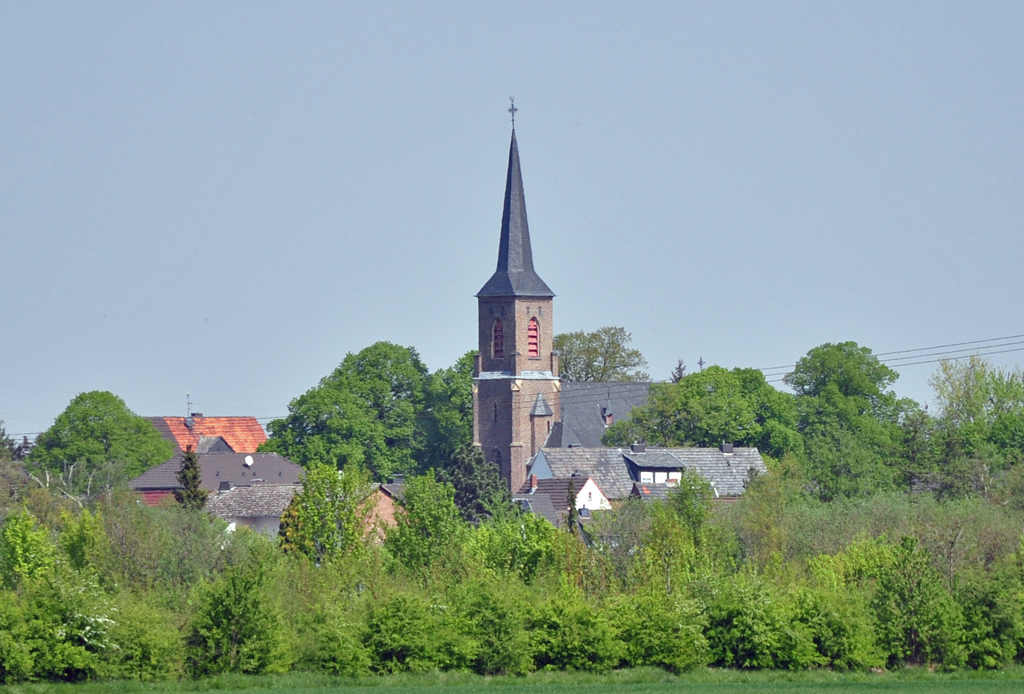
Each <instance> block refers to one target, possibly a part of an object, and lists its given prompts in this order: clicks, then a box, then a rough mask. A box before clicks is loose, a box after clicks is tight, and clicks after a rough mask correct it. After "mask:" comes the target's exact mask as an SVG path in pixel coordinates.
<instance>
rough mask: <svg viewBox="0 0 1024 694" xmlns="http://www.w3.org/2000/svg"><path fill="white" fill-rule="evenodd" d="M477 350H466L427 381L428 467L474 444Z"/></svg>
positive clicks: (448, 461)
mask: <svg viewBox="0 0 1024 694" xmlns="http://www.w3.org/2000/svg"><path fill="white" fill-rule="evenodd" d="M476 355H477V353H476V351H475V350H474V351H471V352H466V354H464V355H463V356H462V357H460V358H459V360H458V361H457V362H455V364H454V365H453V366H451V367H450V368H447V369H438V370H437V371H435V372H434V373H432V374H431V375H430V378H429V379H428V380H427V406H428V409H429V412H428V414H429V416H428V417H427V418H426V421H427V442H426V446H427V454H426V457H425V462H426V465H427V466H430V467H436V468H438V469H440V468H443V467H447V466H449V465H450V464H451V463H452V462H453V456H454V455H455V453H456V452H457V451H458V450H460V449H461V448H462V447H464V446H467V445H471V444H472V443H473V367H474V365H475V363H476Z"/></svg>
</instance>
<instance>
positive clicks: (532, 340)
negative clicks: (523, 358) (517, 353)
mask: <svg viewBox="0 0 1024 694" xmlns="http://www.w3.org/2000/svg"><path fill="white" fill-rule="evenodd" d="M526 344H527V345H528V347H529V349H530V356H531V357H539V356H540V347H539V346H538V340H537V319H536V318H531V319H530V328H529V330H528V332H527V334H526Z"/></svg>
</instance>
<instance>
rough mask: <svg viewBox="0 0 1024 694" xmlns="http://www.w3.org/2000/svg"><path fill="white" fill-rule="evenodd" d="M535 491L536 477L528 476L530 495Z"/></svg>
mask: <svg viewBox="0 0 1024 694" xmlns="http://www.w3.org/2000/svg"><path fill="white" fill-rule="evenodd" d="M535 491H537V475H530V493H531V494H533V493H534V492H535Z"/></svg>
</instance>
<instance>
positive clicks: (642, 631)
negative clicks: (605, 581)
mask: <svg viewBox="0 0 1024 694" xmlns="http://www.w3.org/2000/svg"><path fill="white" fill-rule="evenodd" d="M611 616H612V623H613V624H614V626H615V628H616V630H617V632H618V636H619V639H620V640H621V641H622V644H623V660H622V662H623V664H624V665H627V666H629V667H643V666H653V667H661V668H665V669H666V670H670V671H671V672H682V671H684V670H690V669H693V668H695V667H700V666H701V665H706V664H707V662H708V660H709V658H710V655H711V653H710V650H709V648H708V642H707V639H706V638H704V627H705V625H706V624H707V617H706V616H704V615H703V614H702V606H701V605H700V603H698V602H697V601H695V600H685V599H682V598H680V597H679V596H678V595H671V596H665V595H656V594H645V595H636V596H631V597H626V596H623V597H620V598H619V599H618V600H616V601H615V603H614V604H613V605H612V607H611Z"/></svg>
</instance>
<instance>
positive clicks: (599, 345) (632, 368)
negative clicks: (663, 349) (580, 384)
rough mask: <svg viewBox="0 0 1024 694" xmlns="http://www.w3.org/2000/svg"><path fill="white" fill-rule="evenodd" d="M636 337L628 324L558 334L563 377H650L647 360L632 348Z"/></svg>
mask: <svg viewBox="0 0 1024 694" xmlns="http://www.w3.org/2000/svg"><path fill="white" fill-rule="evenodd" d="M632 341H633V337H632V336H631V335H630V334H629V333H627V332H626V330H625V328H617V327H613V326H607V327H604V328H600V329H598V330H595V331H594V332H592V333H585V332H583V331H579V332H574V333H562V334H560V335H555V337H554V342H553V347H554V350H555V351H556V352H558V355H559V357H558V364H559V372H560V375H561V377H562V380H563V381H600V382H607V381H647V380H650V376H648V375H647V372H646V371H644V369H645V368H646V367H647V360H646V359H644V355H643V354H641V353H640V350H637V349H632V348H631V347H629V343H630V342H632Z"/></svg>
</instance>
